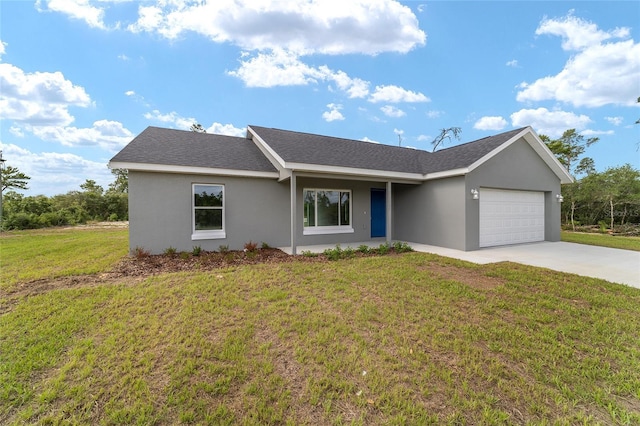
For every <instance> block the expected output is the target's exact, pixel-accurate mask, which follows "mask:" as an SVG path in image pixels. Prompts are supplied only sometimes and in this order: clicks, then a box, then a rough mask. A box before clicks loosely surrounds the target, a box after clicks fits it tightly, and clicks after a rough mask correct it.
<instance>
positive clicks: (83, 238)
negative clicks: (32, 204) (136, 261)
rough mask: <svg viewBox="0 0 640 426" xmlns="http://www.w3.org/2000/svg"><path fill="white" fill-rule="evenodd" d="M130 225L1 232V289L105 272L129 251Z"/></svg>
mask: <svg viewBox="0 0 640 426" xmlns="http://www.w3.org/2000/svg"><path fill="white" fill-rule="evenodd" d="M128 237H129V232H128V230H127V229H101V230H99V231H96V230H95V229H90V228H52V229H46V230H38V231H10V232H3V233H2V234H0V290H5V291H6V290H9V289H11V288H12V287H13V286H15V285H16V284H18V283H24V282H28V281H34V280H38V279H51V278H58V277H62V276H71V275H87V274H95V273H99V272H103V271H105V270H107V269H109V268H111V267H112V266H113V264H114V263H115V262H117V261H118V260H119V259H121V258H122V257H123V256H125V255H126V254H127V251H128V249H127V245H128Z"/></svg>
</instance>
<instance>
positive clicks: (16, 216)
mask: <svg viewBox="0 0 640 426" xmlns="http://www.w3.org/2000/svg"><path fill="white" fill-rule="evenodd" d="M112 173H113V175H114V178H115V180H114V181H113V182H112V183H111V184H109V186H108V188H107V189H106V190H105V189H104V188H102V187H101V186H100V185H98V184H96V182H95V181H94V180H91V179H87V180H86V181H85V182H84V183H83V184H81V185H80V190H76V191H69V192H67V193H66V194H60V195H54V196H52V197H47V196H45V195H35V196H24V195H23V194H20V193H18V192H17V191H16V190H24V189H28V185H27V184H28V180H29V179H30V178H29V176H26V175H25V174H23V173H21V172H19V170H17V169H16V168H15V167H11V166H9V167H6V168H5V169H3V170H2V172H1V173H0V176H1V177H2V190H3V196H2V223H1V225H0V226H1V227H2V229H5V230H9V229H37V228H46V227H50V226H64V225H78V224H84V223H87V222H91V221H121V220H128V218H129V207H128V191H129V187H128V179H127V172H126V170H112ZM6 190H8V191H7V192H5V191H6Z"/></svg>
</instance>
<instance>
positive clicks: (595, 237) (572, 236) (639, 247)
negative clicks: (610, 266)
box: [561, 231, 640, 251]
mask: <svg viewBox="0 0 640 426" xmlns="http://www.w3.org/2000/svg"><path fill="white" fill-rule="evenodd" d="M561 238H562V241H566V242H569V243H578V244H588V245H591V246H602V247H611V248H617V249H623V250H634V251H640V237H624V236H620V235H615V236H614V235H609V234H589V233H584V232H570V231H562V236H561Z"/></svg>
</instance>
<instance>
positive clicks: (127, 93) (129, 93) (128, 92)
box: [124, 90, 136, 96]
mask: <svg viewBox="0 0 640 426" xmlns="http://www.w3.org/2000/svg"><path fill="white" fill-rule="evenodd" d="M124 94H125V95H126V96H135V94H136V92H134V91H133V90H127V91H126V92H124Z"/></svg>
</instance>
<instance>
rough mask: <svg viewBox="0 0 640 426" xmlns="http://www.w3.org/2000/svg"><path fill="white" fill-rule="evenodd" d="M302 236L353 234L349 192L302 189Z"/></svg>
mask: <svg viewBox="0 0 640 426" xmlns="http://www.w3.org/2000/svg"><path fill="white" fill-rule="evenodd" d="M303 198H304V213H303V225H304V234H329V233H341V232H353V227H352V226H351V191H348V190H331V189H304V191H303Z"/></svg>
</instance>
